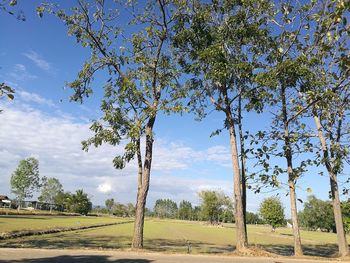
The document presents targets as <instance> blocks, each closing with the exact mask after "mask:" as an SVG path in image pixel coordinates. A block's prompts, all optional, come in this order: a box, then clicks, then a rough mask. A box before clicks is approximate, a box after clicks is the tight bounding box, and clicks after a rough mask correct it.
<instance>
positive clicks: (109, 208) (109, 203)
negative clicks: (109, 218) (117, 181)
mask: <svg viewBox="0 0 350 263" xmlns="http://www.w3.org/2000/svg"><path fill="white" fill-rule="evenodd" d="M105 205H106V207H107V209H108V211H111V209H112V207H113V205H114V199H113V198H110V199H107V200H106V201H105Z"/></svg>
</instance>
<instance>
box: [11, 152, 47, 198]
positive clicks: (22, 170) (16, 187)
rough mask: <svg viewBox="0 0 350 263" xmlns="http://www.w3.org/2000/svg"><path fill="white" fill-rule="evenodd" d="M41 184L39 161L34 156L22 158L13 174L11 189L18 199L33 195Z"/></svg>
mask: <svg viewBox="0 0 350 263" xmlns="http://www.w3.org/2000/svg"><path fill="white" fill-rule="evenodd" d="M40 186H41V184H40V177H39V161H38V160H37V159H35V158H33V157H30V158H27V159H25V160H21V161H20V162H19V165H18V167H17V169H16V170H15V171H14V173H13V174H12V176H11V191H12V193H14V194H15V195H16V198H17V200H18V201H23V200H24V199H26V198H30V197H32V196H33V192H35V191H37V190H38V189H39V188H40Z"/></svg>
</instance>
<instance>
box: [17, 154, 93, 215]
mask: <svg viewBox="0 0 350 263" xmlns="http://www.w3.org/2000/svg"><path fill="white" fill-rule="evenodd" d="M10 184H11V191H12V193H13V194H15V195H16V200H17V203H18V209H21V204H22V203H23V201H24V200H25V199H27V198H32V197H33V194H34V193H35V192H38V191H40V196H39V197H38V200H39V201H40V202H43V203H46V204H47V205H48V206H49V207H50V210H52V209H53V208H57V209H59V210H63V211H67V212H73V213H79V214H83V215H87V214H88V212H89V211H91V209H92V203H91V201H90V198H89V197H88V195H87V194H86V193H84V191H83V190H77V191H76V192H75V193H70V192H65V191H64V190H63V186H62V184H61V183H60V182H59V180H58V179H56V178H46V177H42V178H41V177H40V174H39V161H38V160H37V159H35V158H33V157H30V158H27V159H24V160H21V161H20V162H19V164H18V167H17V168H16V170H15V171H14V172H13V174H12V176H11V182H10Z"/></svg>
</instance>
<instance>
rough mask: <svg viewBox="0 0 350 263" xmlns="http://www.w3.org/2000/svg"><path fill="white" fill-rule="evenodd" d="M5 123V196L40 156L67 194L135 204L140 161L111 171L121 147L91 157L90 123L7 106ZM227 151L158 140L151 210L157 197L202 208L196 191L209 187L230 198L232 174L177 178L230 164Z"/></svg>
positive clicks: (1, 132)
mask: <svg viewBox="0 0 350 263" xmlns="http://www.w3.org/2000/svg"><path fill="white" fill-rule="evenodd" d="M0 108H1V106H0ZM0 122H1V129H0V145H1V151H0V175H1V178H2V182H3V183H2V184H0V193H1V194H8V195H10V185H9V181H10V176H11V173H12V172H13V171H14V170H15V169H16V167H17V165H18V162H19V161H20V160H21V159H23V158H27V157H29V156H37V157H38V158H39V162H40V174H41V175H42V176H46V177H56V178H58V179H59V180H60V181H61V183H62V184H63V186H64V188H65V190H67V191H75V190H77V189H84V191H86V192H87V193H89V194H90V195H91V197H92V201H93V203H94V204H103V203H104V200H105V199H107V198H110V197H113V198H115V199H116V200H117V201H118V202H123V203H126V202H134V201H135V198H136V188H137V187H136V183H137V167H136V163H135V161H133V162H131V163H130V164H128V165H127V167H126V168H125V169H123V170H116V169H114V168H113V166H112V159H113V158H114V156H115V155H116V154H118V153H119V154H120V153H121V152H122V150H123V149H122V146H117V147H112V146H110V145H103V146H101V147H99V148H93V147H92V148H91V149H90V150H89V152H84V151H82V150H81V141H82V140H84V139H87V138H89V137H90V136H91V132H90V131H89V126H90V124H89V123H80V122H77V121H76V120H75V119H72V118H64V117H62V116H59V117H54V116H51V115H47V114H45V113H43V112H41V111H39V110H36V109H33V108H31V107H23V106H19V105H16V108H14V106H8V107H6V110H5V111H4V112H3V114H1V115H0ZM226 150H227V149H226V148H225V147H221V146H220V147H213V148H209V149H207V150H203V151H196V150H194V149H192V148H191V147H188V146H186V145H183V144H181V143H173V142H167V141H165V140H161V139H159V140H156V141H155V149H154V160H153V163H152V164H153V166H152V167H153V168H154V169H153V170H152V171H153V173H152V178H151V185H150V192H149V198H148V206H150V207H152V206H153V203H154V201H155V200H156V199H158V198H172V199H173V200H175V201H177V202H180V201H181V200H183V199H185V200H189V201H191V202H193V203H194V204H198V197H197V192H199V191H200V190H203V189H208V188H209V189H222V190H223V191H224V192H225V193H226V194H231V192H232V191H231V190H232V184H231V180H232V179H231V172H229V174H230V176H229V178H228V180H224V179H216V178H213V177H206V178H198V176H197V177H192V176H184V175H181V176H179V175H176V174H178V173H179V172H181V173H184V174H185V175H186V174H187V175H189V174H191V173H192V171H194V169H193V165H195V164H196V163H197V164H198V163H199V164H203V162H206V163H205V165H203V166H204V167H205V166H214V167H215V165H221V163H220V162H221V161H222V160H224V161H226V160H227V153H228V152H227V151H226ZM195 172H196V173H199V172H200V171H197V170H196V171H195ZM175 175H176V176H175Z"/></svg>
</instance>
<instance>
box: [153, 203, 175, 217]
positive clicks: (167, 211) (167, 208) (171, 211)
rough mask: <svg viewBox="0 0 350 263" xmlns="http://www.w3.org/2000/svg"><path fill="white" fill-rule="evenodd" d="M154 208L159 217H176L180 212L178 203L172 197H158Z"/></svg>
mask: <svg viewBox="0 0 350 263" xmlns="http://www.w3.org/2000/svg"><path fill="white" fill-rule="evenodd" d="M153 210H154V213H155V214H156V216H157V217H159V218H176V217H177V213H178V208H177V204H176V203H175V202H174V201H173V200H170V199H158V200H157V201H156V203H155V205H154V209H153Z"/></svg>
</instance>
